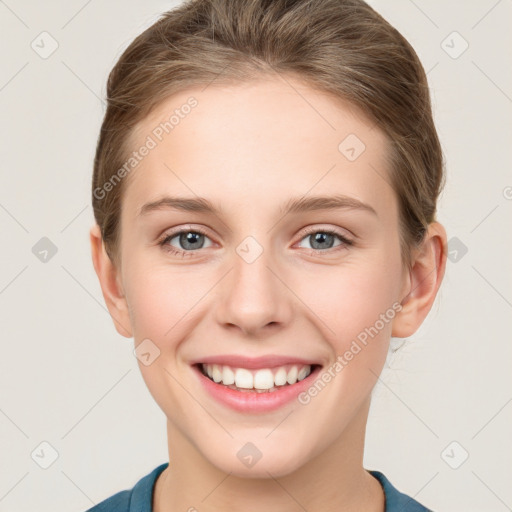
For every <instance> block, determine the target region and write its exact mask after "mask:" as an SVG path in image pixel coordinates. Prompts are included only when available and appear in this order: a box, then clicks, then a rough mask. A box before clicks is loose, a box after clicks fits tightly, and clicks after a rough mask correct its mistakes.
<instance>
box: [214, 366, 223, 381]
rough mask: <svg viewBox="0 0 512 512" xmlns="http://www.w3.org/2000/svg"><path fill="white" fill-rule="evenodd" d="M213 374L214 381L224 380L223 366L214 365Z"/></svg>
mask: <svg viewBox="0 0 512 512" xmlns="http://www.w3.org/2000/svg"><path fill="white" fill-rule="evenodd" d="M212 374H213V375H212V378H213V382H220V381H221V380H222V368H219V365H218V364H214V365H213V371H212Z"/></svg>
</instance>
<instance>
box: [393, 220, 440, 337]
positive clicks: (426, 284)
mask: <svg viewBox="0 0 512 512" xmlns="http://www.w3.org/2000/svg"><path fill="white" fill-rule="evenodd" d="M446 256H447V242H446V231H445V229H444V227H443V226H442V225H441V224H439V222H432V223H431V224H429V227H428V230H427V232H426V234H425V237H424V240H423V242H422V244H421V246H420V247H419V248H417V249H416V250H415V251H414V253H413V261H412V268H411V270H410V271H409V272H408V275H407V276H406V281H405V283H404V287H405V288H404V289H405V290H406V293H405V297H404V299H403V300H402V310H401V311H400V312H399V313H398V314H397V315H396V316H395V318H394V321H393V328H392V332H391V336H394V337H397V338H407V337H408V336H411V335H412V334H414V333H415V332H416V331H417V330H418V328H419V327H420V325H421V324H422V323H423V320H425V318H426V316H427V315H428V312H429V311H430V309H431V307H432V304H433V303H434V299H435V298H436V295H437V291H438V290H439V286H440V285H441V282H442V280H443V276H444V271H445V268H446ZM402 296H403V295H402Z"/></svg>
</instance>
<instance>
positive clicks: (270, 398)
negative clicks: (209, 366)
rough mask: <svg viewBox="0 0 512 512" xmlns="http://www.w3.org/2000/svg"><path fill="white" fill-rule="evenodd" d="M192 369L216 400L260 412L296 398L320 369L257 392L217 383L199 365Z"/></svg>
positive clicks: (246, 410)
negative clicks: (266, 390) (275, 388)
mask: <svg viewBox="0 0 512 512" xmlns="http://www.w3.org/2000/svg"><path fill="white" fill-rule="evenodd" d="M193 369H194V371H195V372H196V373H197V375H198V376H199V380H200V381H201V384H202V385H203V386H204V388H205V389H206V391H207V392H208V393H209V394H210V395H211V396H212V397H213V398H214V399H216V400H217V401H218V402H220V403H222V404H223V405H227V406H228V407H230V408H231V409H235V410H236V411H240V412H245V413H262V412H269V411H274V410H276V409H279V408H280V407H283V406H284V405H286V404H288V403H289V402H291V401H293V400H294V399H296V398H297V396H298V395H299V394H300V393H302V392H303V391H305V390H306V389H307V388H309V386H311V384H312V382H313V381H314V380H315V379H316V376H317V375H318V374H319V373H320V370H321V369H322V368H321V367H320V366H316V367H315V368H314V370H313V371H312V372H311V373H310V374H309V375H308V376H307V377H306V378H305V379H303V380H301V381H298V382H296V383H295V384H291V385H288V386H283V387H281V388H279V389H277V390H276V391H272V392H265V393H258V392H257V391H237V390H236V389H231V388H228V387H227V386H224V385H223V384H217V383H216V382H213V381H212V380H210V379H209V378H208V377H206V376H205V375H204V374H203V372H202V371H201V368H200V367H199V365H194V366H193Z"/></svg>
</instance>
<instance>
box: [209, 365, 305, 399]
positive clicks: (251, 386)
mask: <svg viewBox="0 0 512 512" xmlns="http://www.w3.org/2000/svg"><path fill="white" fill-rule="evenodd" d="M313 366H314V365H313ZM200 368H201V371H202V373H203V375H205V376H206V377H208V378H209V379H210V380H212V381H213V382H215V383H217V384H221V385H224V386H227V387H229V388H230V389H234V390H237V391H242V392H244V391H245V392H250V391H254V392H258V393H265V392H270V393H272V392H275V391H277V389H278V388H280V387H284V386H290V385H293V384H295V383H297V382H299V381H301V380H304V379H305V378H306V377H308V375H310V374H311V370H312V365H309V364H307V365H296V364H288V365H283V366H279V367H276V368H272V369H270V368H261V369H258V370H254V369H248V368H235V367H232V366H228V365H219V364H200Z"/></svg>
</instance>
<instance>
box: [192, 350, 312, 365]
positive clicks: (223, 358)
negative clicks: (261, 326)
mask: <svg viewBox="0 0 512 512" xmlns="http://www.w3.org/2000/svg"><path fill="white" fill-rule="evenodd" d="M200 363H203V364H218V365H226V366H231V367H233V368H251V369H256V368H274V367H276V366H284V365H286V364H296V365H320V363H319V362H318V361H312V360H308V359H303V358H300V357H292V356H282V355H277V354H269V355H266V356H260V357H247V356H239V355H236V354H229V355H218V356H210V357H203V358H201V359H197V360H195V361H192V362H191V364H193V365H194V364H200Z"/></svg>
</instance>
